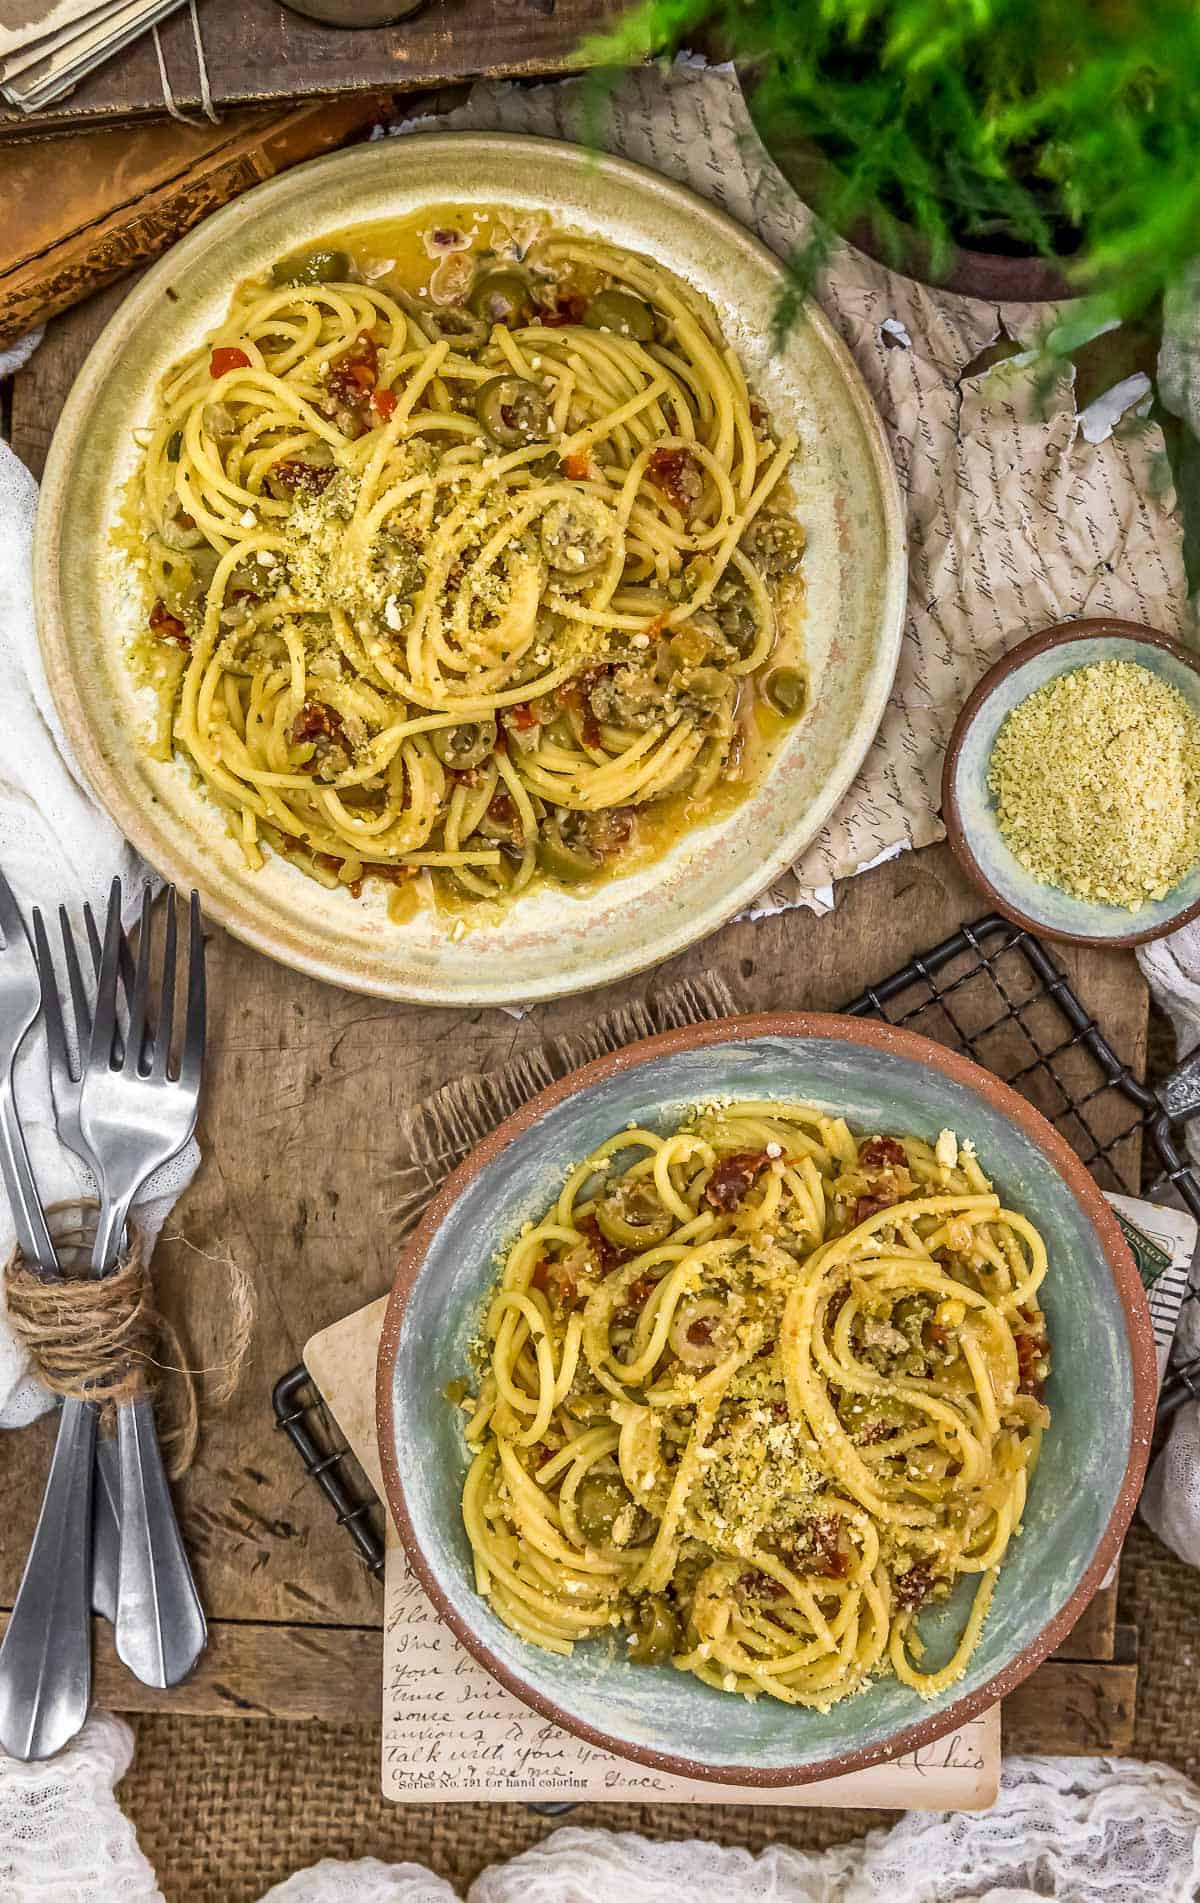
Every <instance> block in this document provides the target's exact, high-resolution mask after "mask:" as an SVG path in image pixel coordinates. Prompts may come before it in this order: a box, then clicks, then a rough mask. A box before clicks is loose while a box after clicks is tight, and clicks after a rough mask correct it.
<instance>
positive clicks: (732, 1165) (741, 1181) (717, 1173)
mask: <svg viewBox="0 0 1200 1903" xmlns="http://www.w3.org/2000/svg"><path fill="white" fill-rule="evenodd" d="M770 1161H771V1159H770V1157H769V1156H768V1155H767V1153H766V1151H765V1150H735V1151H734V1153H733V1155H732V1156H723V1157H722V1158H721V1161H720V1162H719V1163H718V1164H717V1167H716V1169H715V1170H714V1171H713V1173H712V1175H711V1176H710V1177H709V1179H708V1183H707V1185H706V1187H705V1191H704V1200H705V1201H706V1202H708V1203H711V1204H712V1207H713V1208H714V1209H736V1208H737V1207H738V1204H739V1203H741V1202H744V1201H745V1198H746V1196H747V1194H748V1193H749V1191H750V1190H751V1189H752V1188H753V1186H754V1182H755V1179H756V1177H758V1176H759V1175H760V1174H761V1173H762V1171H763V1170H765V1169H766V1167H767V1164H768V1163H769V1162H770Z"/></svg>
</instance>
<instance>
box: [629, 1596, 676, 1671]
mask: <svg viewBox="0 0 1200 1903" xmlns="http://www.w3.org/2000/svg"><path fill="white" fill-rule="evenodd" d="M631 1630H632V1633H633V1644H632V1645H631V1646H630V1647H629V1656H630V1658H631V1659H633V1660H635V1661H636V1663H637V1664H638V1665H665V1664H666V1662H667V1660H668V1659H669V1658H670V1657H671V1655H672V1653H673V1652H674V1650H675V1646H676V1642H677V1640H676V1633H677V1627H676V1623H675V1614H674V1612H673V1611H672V1609H671V1607H670V1606H669V1605H668V1604H667V1601H666V1600H665V1599H664V1598H662V1597H661V1595H660V1594H658V1593H647V1594H646V1596H645V1598H644V1599H639V1600H638V1603H637V1609H636V1611H635V1612H634V1615H633V1621H632V1625H631Z"/></svg>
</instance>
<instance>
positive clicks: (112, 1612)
mask: <svg viewBox="0 0 1200 1903" xmlns="http://www.w3.org/2000/svg"><path fill="white" fill-rule="evenodd" d="M83 919H84V924H85V926H86V928H87V937H88V950H89V951H90V953H91V962H92V973H93V983H94V982H95V978H96V977H97V976H98V975H99V971H100V955H101V944H100V933H99V931H98V930H97V928H96V920H95V918H94V917H93V915H92V908H91V906H90V905H85V906H84V908H83ZM32 920H33V939H34V956H35V958H36V959H37V967H38V975H39V977H40V978H41V981H42V1028H43V1030H44V1031H45V1033H46V1056H47V1062H48V1068H49V1072H50V1095H51V1099H52V1101H53V1103H54V1122H55V1127H56V1129H57V1131H58V1135H59V1137H60V1139H61V1140H62V1142H63V1143H65V1144H66V1146H67V1148H68V1149H69V1150H71V1151H73V1152H74V1154H75V1155H76V1156H77V1157H78V1158H79V1159H80V1161H81V1162H82V1163H84V1164H86V1165H87V1167H88V1169H89V1170H91V1172H92V1175H93V1176H94V1177H95V1178H96V1181H97V1183H98V1182H99V1175H100V1173H99V1170H98V1169H97V1167H96V1159H95V1158H94V1157H93V1155H92V1154H91V1152H90V1150H89V1149H88V1147H87V1144H86V1143H85V1142H84V1140H83V1132H82V1131H81V1130H80V1128H79V1086H80V1081H81V1079H82V1075H83V1058H84V1055H85V1054H86V1052H87V1048H88V1044H89V1041H90V1039H91V1035H92V1007H91V1002H90V998H89V994H88V988H87V986H86V985H85V983H84V977H83V973H82V971H81V970H80V968H79V958H78V955H77V953H76V950H75V939H74V936H73V934H72V931H71V923H70V919H69V918H68V916H67V909H66V907H65V906H63V905H60V906H59V908H58V923H59V931H60V932H61V934H62V941H63V954H64V957H65V959H66V967H67V984H68V987H69V991H70V997H71V1005H72V1014H73V1016H74V1019H75V1039H76V1048H77V1050H78V1052H79V1058H78V1060H77V1062H76V1064H75V1066H74V1067H72V1062H71V1051H70V1046H69V1045H68V1042H67V1031H66V1024H65V1022H64V1019H63V1009H62V1002H61V999H60V996H59V987H58V975H57V973H56V971H55V968H54V958H53V955H52V953H51V950H50V942H49V939H48V937H47V935H46V927H45V924H44V923H43V920H42V915H41V913H40V911H39V910H38V908H37V907H36V906H34V908H33V913H32ZM122 953H123V956H122V959H121V978H122V983H123V985H124V988H125V996H126V1001H127V1002H128V998H129V995H130V993H131V992H132V990H133V958H132V957H131V955H130V951H129V946H128V943H127V941H126V940H125V938H124V936H123V935H122ZM120 1502H121V1496H120V1472H119V1468H118V1464H117V1444H116V1441H115V1440H113V1439H110V1438H109V1437H108V1436H107V1435H105V1434H98V1435H97V1437H96V1474H95V1482H94V1492H93V1499H92V1610H93V1612H98V1613H100V1614H101V1616H102V1617H103V1618H105V1619H107V1620H108V1622H109V1624H110V1625H111V1624H112V1623H113V1622H114V1621H115V1619H116V1616H117V1565H118V1559H119V1554H120V1535H119V1520H120Z"/></svg>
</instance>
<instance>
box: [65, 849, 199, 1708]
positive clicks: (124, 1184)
mask: <svg viewBox="0 0 1200 1903" xmlns="http://www.w3.org/2000/svg"><path fill="white" fill-rule="evenodd" d="M151 899H152V894H151V890H150V887H149V886H146V887H145V889H144V893H143V900H142V919H141V937H140V942H139V945H138V957H137V969H136V971H135V974H134V981H133V990H132V992H131V994H130V999H129V1024H128V1028H127V1030H126V1033H125V1036H124V1037H123V1038H122V1036H121V1031H120V1025H119V1023H118V1016H117V993H118V986H119V982H120V956H121V946H122V943H123V933H122V930H121V883H120V880H119V879H114V881H113V884H112V890H111V893H110V896H109V905H108V918H107V921H106V924H105V933H104V947H103V952H102V956H101V961H100V974H99V980H98V983H97V989H96V1006H95V1013H94V1015H93V1018H92V1029H91V1039H90V1042H89V1045H88V1050H87V1055H86V1059H85V1062H84V1069H83V1080H82V1084H81V1087H80V1092H79V1134H80V1136H81V1138H82V1140H83V1142H84V1143H85V1144H86V1146H87V1150H88V1152H89V1154H90V1155H91V1157H92V1158H93V1159H94V1161H95V1165H96V1169H97V1172H98V1175H99V1180H100V1216H99V1220H98V1223H97V1227H96V1240H95V1244H94V1247H93V1252H92V1266H93V1269H94V1271H95V1273H96V1274H100V1275H102V1274H104V1272H105V1271H106V1269H108V1268H109V1267H111V1266H112V1264H113V1262H114V1261H115V1259H116V1256H117V1252H118V1250H119V1247H120V1242H121V1236H122V1233H123V1231H124V1228H125V1222H126V1218H127V1217H128V1214H129V1209H130V1205H131V1203H132V1202H133V1199H134V1197H135V1196H136V1195H137V1192H138V1191H139V1189H141V1187H142V1185H143V1184H144V1183H145V1182H146V1181H147V1179H148V1178H149V1177H150V1176H151V1175H153V1173H154V1171H155V1170H156V1169H158V1168H159V1167H160V1166H161V1165H162V1164H163V1163H166V1162H168V1161H169V1159H170V1158H171V1157H173V1156H175V1155H177V1154H178V1152H179V1151H180V1150H181V1149H182V1148H183V1146H184V1144H185V1143H186V1142H187V1141H188V1139H189V1137H190V1136H191V1134H192V1132H193V1130H194V1129H195V1127H196V1112H197V1108H198V1105H199V1097H200V1076H201V1070H202V1067H203V1062H204V1029H205V992H204V941H203V938H202V936H201V929H200V902H199V899H198V897H197V895H196V894H195V893H194V892H193V893H192V898H191V931H190V934H189V947H188V968H187V998H186V1005H185V1013H184V1025H183V1042H182V1048H181V1052H180V1059H179V1074H178V1076H177V1077H172V1076H171V1074H170V1069H169V1062H170V1054H171V1037H172V1027H173V1023H174V1016H175V964H176V953H177V927H176V909H175V892H174V888H173V887H171V888H169V889H168V892H167V898H166V927H165V932H164V945H163V971H162V980H161V987H160V990H159V994H158V999H157V1010H156V1011H154V1013H153V1016H151V1012H150V1004H151V999H150V989H151V983H150V958H151V949H152V941H153V918H152V914H151ZM117 1445H118V1455H119V1465H120V1479H121V1546H120V1558H119V1564H118V1572H117V1617H116V1621H115V1636H116V1648H117V1654H118V1656H119V1657H120V1658H121V1659H123V1660H124V1662H125V1664H126V1665H127V1666H128V1667H129V1669H130V1670H131V1671H132V1672H134V1673H135V1674H136V1676H137V1677H138V1678H140V1679H141V1680H142V1681H143V1683H145V1684H150V1685H158V1686H164V1687H165V1686H168V1685H176V1684H178V1683H179V1681H180V1679H182V1678H184V1677H186V1675H187V1673H188V1672H190V1671H191V1669H192V1667H193V1666H194V1665H195V1663H196V1660H197V1659H198V1658H199V1656H200V1654H201V1652H202V1651H203V1650H204V1645H205V1641H206V1638H207V1627H206V1625H205V1620H204V1613H203V1610H202V1609H201V1605H200V1599H199V1596H198V1594H197V1592H196V1586H195V1582H194V1580H193V1578H192V1571H191V1567H190V1565H189V1564H188V1558H187V1553H186V1552H185V1550H184V1545H183V1541H182V1539H181V1537H180V1533H179V1526H178V1523H177V1521H176V1518H175V1509H174V1506H173V1505H172V1502H171V1494H170V1490H169V1488H168V1486H167V1477H166V1474H165V1472H164V1470H163V1464H162V1454H161V1452H160V1450H159V1445H158V1437H157V1434H156V1432H155V1427H154V1410H153V1407H152V1405H151V1403H150V1400H149V1398H148V1397H147V1396H142V1397H141V1398H139V1399H137V1400H135V1401H132V1402H130V1403H129V1404H127V1405H124V1406H121V1407H119V1408H118V1409H117Z"/></svg>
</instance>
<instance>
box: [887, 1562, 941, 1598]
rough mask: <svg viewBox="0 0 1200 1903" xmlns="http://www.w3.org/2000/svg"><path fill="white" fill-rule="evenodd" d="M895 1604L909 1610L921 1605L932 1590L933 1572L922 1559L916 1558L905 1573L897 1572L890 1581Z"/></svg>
mask: <svg viewBox="0 0 1200 1903" xmlns="http://www.w3.org/2000/svg"><path fill="white" fill-rule="evenodd" d="M892 1590H893V1592H894V1593H895V1595H896V1604H897V1605H898V1606H904V1607H906V1608H907V1609H908V1610H909V1611H915V1609H916V1608H917V1607H918V1606H923V1605H924V1603H925V1601H926V1600H927V1599H928V1597H929V1595H930V1593H931V1592H932V1590H933V1574H932V1572H931V1571H930V1569H929V1567H928V1566H927V1565H926V1564H925V1562H924V1560H920V1559H919V1560H917V1561H916V1562H915V1564H913V1565H912V1566H910V1567H909V1569H908V1571H907V1572H906V1573H898V1574H897V1576H896V1578H895V1580H894V1581H893V1582H892Z"/></svg>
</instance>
